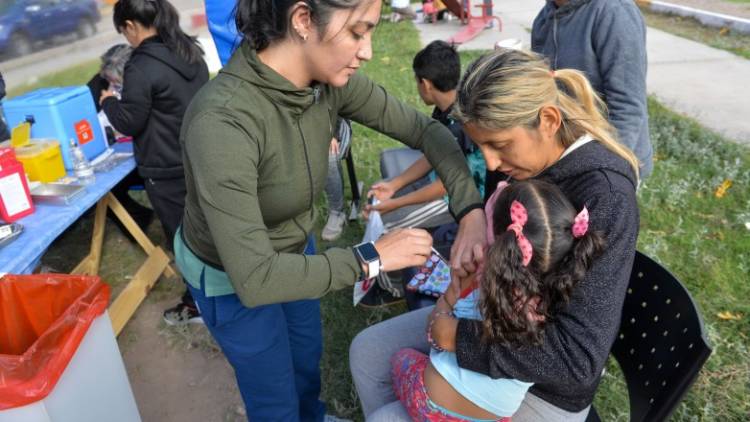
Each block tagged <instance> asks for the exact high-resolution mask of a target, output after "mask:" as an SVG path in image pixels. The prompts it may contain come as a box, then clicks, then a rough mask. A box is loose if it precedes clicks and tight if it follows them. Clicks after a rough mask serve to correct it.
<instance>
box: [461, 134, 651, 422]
mask: <svg viewBox="0 0 750 422" xmlns="http://www.w3.org/2000/svg"><path fill="white" fill-rule="evenodd" d="M537 177H538V178H540V179H543V180H546V181H548V182H551V183H554V184H556V185H557V186H559V187H560V189H561V190H562V191H563V193H565V195H566V196H567V197H568V198H569V199H570V201H571V202H572V203H573V205H574V206H575V207H576V209H581V207H583V205H586V207H587V208H588V210H589V215H590V222H591V223H590V224H591V225H590V227H591V228H592V229H593V230H600V231H602V232H603V233H604V238H605V241H606V249H605V251H604V253H603V254H602V255H601V256H600V257H599V258H598V259H597V260H596V261H595V262H594V265H593V267H592V268H591V270H590V271H589V272H588V274H587V275H586V278H585V279H584V280H583V281H581V283H580V284H579V285H578V286H577V287H576V289H575V290H574V292H573V295H572V297H571V300H570V303H569V304H568V306H567V307H566V308H565V309H563V310H562V311H561V312H560V313H559V314H558V315H557V317H556V319H555V320H554V321H550V322H549V323H548V324H547V326H546V329H545V333H544V343H543V344H542V345H541V346H538V347H523V348H520V349H519V348H512V347H507V346H504V345H501V344H490V345H483V344H482V342H481V341H480V337H481V334H480V333H481V325H480V323H479V322H478V321H473V320H466V319H461V320H459V323H458V333H457V335H456V354H457V357H458V364H459V366H461V367H462V368H466V369H470V370H472V371H476V372H480V373H483V374H486V375H489V376H490V377H493V378H515V379H520V380H522V381H527V382H533V383H534V386H532V387H531V390H530V391H531V392H532V393H533V394H535V395H536V396H538V397H540V398H542V399H544V400H546V401H547V402H549V403H551V404H553V405H555V406H558V407H560V408H562V409H565V410H567V411H571V412H577V411H581V410H583V409H584V408H586V406H588V405H589V404H591V402H592V401H593V398H594V393H595V391H596V388H597V386H598V385H599V380H600V377H601V373H602V368H603V367H604V364H605V362H606V360H607V356H608V355H609V351H610V349H611V347H612V343H613V342H614V340H615V336H616V335H617V331H618V329H619V326H620V315H621V313H622V304H623V301H624V300H625V292H626V290H627V286H628V281H629V278H630V271H631V268H632V266H633V259H634V257H635V245H636V239H637V237H638V225H639V214H638V204H637V202H636V195H635V190H636V184H637V183H636V180H635V175H634V173H633V171H632V169H631V168H630V166H629V165H628V163H627V162H626V161H625V160H623V159H621V158H620V157H618V156H616V155H615V154H613V153H612V152H610V151H609V150H607V149H606V148H605V147H604V146H602V145H601V144H600V143H598V142H589V143H588V144H585V145H583V146H581V147H580V148H578V149H576V150H574V151H572V152H571V153H570V154H568V155H567V156H565V157H564V158H563V159H561V160H560V161H558V162H557V163H555V164H554V165H553V166H552V167H550V168H548V169H547V170H545V171H544V172H543V173H542V174H540V175H539V176H537Z"/></svg>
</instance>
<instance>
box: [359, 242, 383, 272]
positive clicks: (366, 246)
mask: <svg viewBox="0 0 750 422" xmlns="http://www.w3.org/2000/svg"><path fill="white" fill-rule="evenodd" d="M354 256H356V257H357V260H358V261H359V263H360V264H362V265H364V266H366V267H367V277H366V278H368V279H370V278H375V277H377V276H378V274H380V254H378V251H377V249H375V244H374V243H372V242H366V243H360V244H359V245H357V246H355V247H354Z"/></svg>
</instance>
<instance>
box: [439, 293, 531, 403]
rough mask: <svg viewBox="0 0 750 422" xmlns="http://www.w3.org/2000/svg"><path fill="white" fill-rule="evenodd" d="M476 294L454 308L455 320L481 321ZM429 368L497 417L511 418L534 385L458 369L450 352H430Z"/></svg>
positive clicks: (464, 395) (460, 392)
mask: <svg viewBox="0 0 750 422" xmlns="http://www.w3.org/2000/svg"><path fill="white" fill-rule="evenodd" d="M478 301H479V290H478V289H477V290H474V291H473V292H471V294H470V295H469V296H467V297H465V298H463V299H459V300H458V301H457V302H456V305H455V306H454V307H453V314H454V315H455V316H456V318H466V319H477V320H479V319H482V316H481V314H480V313H479V309H478V308H477V303H478ZM430 362H431V363H432V366H433V367H435V369H436V370H437V371H438V372H439V373H440V375H442V376H443V378H445V380H446V381H448V383H449V384H450V385H451V387H453V388H454V389H455V390H456V391H457V392H458V393H459V394H461V395H462V396H463V397H464V398H466V399H467V400H469V401H471V402H472V403H474V404H476V405H477V406H479V407H481V408H482V409H484V410H486V411H488V412H490V413H492V414H494V415H497V416H499V417H510V416H513V414H514V413H516V411H517V410H518V408H519V407H520V406H521V402H522V401H523V399H524V397H525V396H526V391H528V389H529V387H531V386H532V384H533V383H530V382H523V381H519V380H516V379H510V378H498V379H493V378H490V377H488V376H487V375H484V374H480V373H478V372H474V371H470V370H468V369H463V368H461V367H459V366H458V361H457V360H456V354H455V353H453V352H438V351H437V350H432V352H430Z"/></svg>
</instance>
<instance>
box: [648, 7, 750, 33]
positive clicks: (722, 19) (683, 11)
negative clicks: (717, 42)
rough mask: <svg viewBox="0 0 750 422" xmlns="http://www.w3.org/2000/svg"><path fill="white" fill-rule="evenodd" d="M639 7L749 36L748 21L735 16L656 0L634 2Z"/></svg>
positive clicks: (749, 22) (749, 25) (749, 24)
mask: <svg viewBox="0 0 750 422" xmlns="http://www.w3.org/2000/svg"><path fill="white" fill-rule="evenodd" d="M636 3H638V5H639V6H643V7H646V8H648V9H649V10H651V11H652V12H657V13H668V14H672V15H678V16H687V17H691V18H695V19H696V20H698V22H700V23H702V24H704V25H706V26H711V27H714V28H729V29H731V30H733V31H737V32H740V33H743V34H750V19H744V18H738V17H736V16H730V15H724V14H721V13H714V12H709V11H706V10H701V9H695V8H692V7H687V6H680V5H677V4H672V3H667V2H663V1H657V0H636Z"/></svg>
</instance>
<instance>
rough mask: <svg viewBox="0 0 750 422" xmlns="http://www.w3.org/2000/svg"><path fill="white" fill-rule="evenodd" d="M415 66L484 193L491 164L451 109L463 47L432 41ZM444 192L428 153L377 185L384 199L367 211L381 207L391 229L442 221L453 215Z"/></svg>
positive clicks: (423, 93) (421, 86)
mask: <svg viewBox="0 0 750 422" xmlns="http://www.w3.org/2000/svg"><path fill="white" fill-rule="evenodd" d="M412 68H413V69H414V76H415V78H416V81H417V90H418V91H419V96H420V98H421V99H422V101H424V103H425V104H427V105H434V106H435V109H434V110H433V111H432V118H433V119H435V120H437V121H439V122H440V123H442V124H443V125H445V126H446V127H447V128H448V129H450V131H451V132H452V133H453V136H455V137H456V142H458V144H459V146H460V147H461V150H462V151H463V152H464V155H465V156H466V161H467V164H468V165H469V170H470V171H471V174H472V175H473V176H474V181H475V183H476V185H477V187H478V188H479V193H480V194H481V195H484V175H485V172H486V168H485V165H484V158H483V157H482V153H481V152H480V151H479V149H478V148H477V147H476V146H475V145H474V143H473V142H472V141H471V139H469V137H468V136H467V135H466V134H465V133H464V131H463V127H462V126H461V124H460V123H459V122H457V121H456V120H455V119H453V118H452V117H451V115H450V114H451V111H452V110H453V103H454V102H455V101H456V86H457V85H458V80H459V78H460V77H461V59H460V57H459V56H458V52H456V50H455V48H453V46H451V45H450V44H448V43H446V42H445V41H433V42H431V43H430V44H428V45H427V46H426V47H425V48H424V49H423V50H422V51H420V52H419V53H417V55H416V56H414V62H413V64H412ZM427 175H430V181H429V182H427V183H424V186H422V187H420V188H419V189H417V190H415V191H413V192H409V193H407V194H403V195H402V194H400V192H399V190H401V189H402V188H404V187H405V186H407V185H410V184H412V183H414V182H417V181H419V180H420V179H422V178H424V177H425V176H427ZM445 194H446V190H445V187H444V186H443V183H442V182H441V181H440V180H439V179H437V178H436V177H435V174H434V172H432V167H431V166H430V164H429V163H428V162H427V159H426V158H425V157H421V158H420V159H418V160H417V161H416V162H415V163H414V164H412V165H411V167H409V168H408V169H406V170H405V171H404V172H403V173H401V174H400V175H398V176H396V177H395V178H393V179H391V180H385V181H381V182H378V183H375V184H374V185H372V187H371V188H370V191H369V192H368V193H367V196H368V197H370V196H374V197H375V198H377V199H378V201H380V202H379V203H378V204H377V205H368V206H367V207H365V212H369V211H370V210H376V211H379V212H380V214H381V215H382V216H383V223H384V225H385V229H386V230H393V229H396V228H400V227H423V228H429V227H437V226H439V225H442V224H445V223H448V222H452V221H453V219H452V218H451V217H450V215H449V214H448V202H447V201H446V200H445V199H444V196H445Z"/></svg>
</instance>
